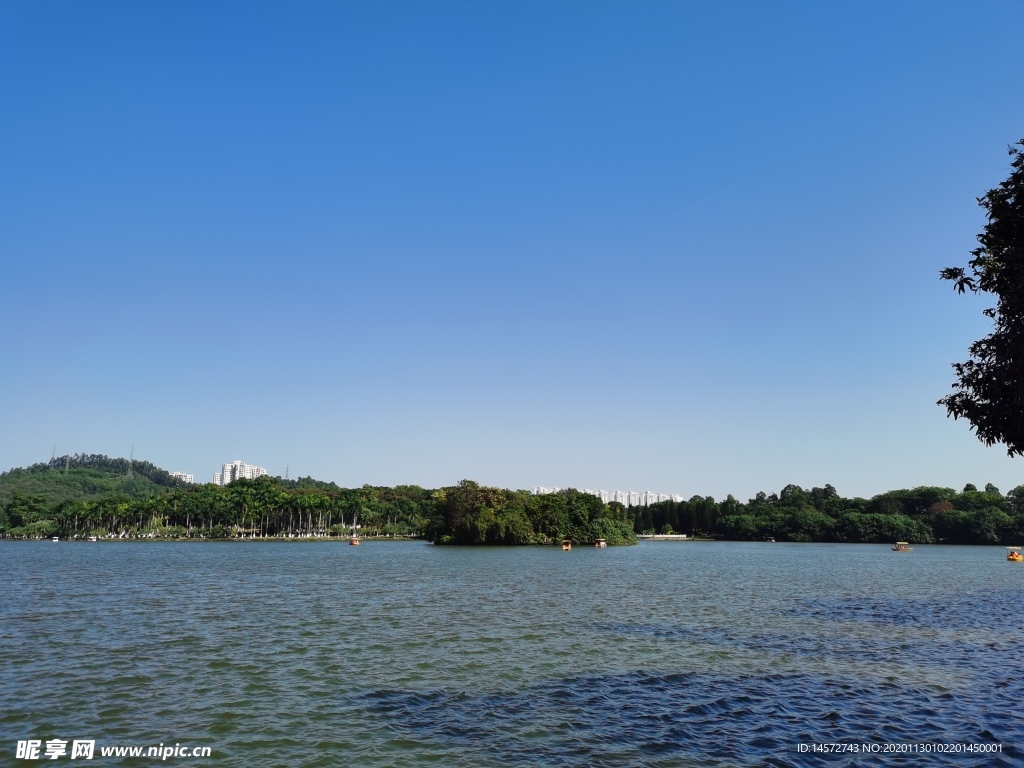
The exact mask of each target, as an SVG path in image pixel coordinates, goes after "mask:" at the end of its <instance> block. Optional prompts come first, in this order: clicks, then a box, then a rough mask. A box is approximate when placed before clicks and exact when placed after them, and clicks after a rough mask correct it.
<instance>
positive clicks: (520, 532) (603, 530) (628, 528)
mask: <svg viewBox="0 0 1024 768" xmlns="http://www.w3.org/2000/svg"><path fill="white" fill-rule="evenodd" d="M434 499H435V500H436V502H437V514H436V516H435V518H434V519H433V520H432V521H431V525H430V526H429V527H428V530H427V536H428V537H429V538H431V539H432V540H433V541H436V542H437V543H440V544H550V543H555V542H560V541H562V540H563V539H569V540H571V541H573V542H574V543H577V544H593V543H594V542H595V541H596V540H597V539H599V538H603V539H605V540H606V541H607V542H608V543H609V544H631V543H635V542H636V536H635V535H634V534H633V521H632V516H631V515H630V514H629V513H628V512H626V510H625V509H624V508H623V507H622V505H621V504H615V505H610V504H604V503H603V502H602V501H601V500H600V499H599V498H597V497H596V496H593V495H591V494H586V493H581V492H580V491H577V490H574V489H569V490H565V491H560V492H559V493H552V494H544V495H540V496H534V495H532V494H530V493H528V492H526V491H509V490H503V489H501V488H488V487H484V486H480V485H478V484H477V483H474V482H473V481H471V480H463V481H462V482H461V483H459V484H458V485H456V486H454V487H451V488H442V489H441V490H439V491H438V492H437V493H435V494H434Z"/></svg>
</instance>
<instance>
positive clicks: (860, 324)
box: [0, 0, 1024, 499]
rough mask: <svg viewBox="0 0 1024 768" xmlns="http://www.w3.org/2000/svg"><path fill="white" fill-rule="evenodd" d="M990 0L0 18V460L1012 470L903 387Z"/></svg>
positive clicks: (561, 478)
mask: <svg viewBox="0 0 1024 768" xmlns="http://www.w3.org/2000/svg"><path fill="white" fill-rule="evenodd" d="M1022 25H1024V3H1022V2H1017V1H1015V2H1010V1H1009V0H1002V1H996V0H993V1H992V2H978V3H960V2H957V3H942V2H902V3H891V2H856V3H853V2H845V3H818V2H807V3H798V2H786V3H781V2H748V3H741V2H735V3H697V2H638V3H626V2H568V1H563V2H557V3H551V2H527V1H525V0H517V1H516V2H484V3H481V2H430V3H424V2H364V3H356V2H351V3H333V2H288V3H285V2H277V3H269V2H262V3H257V2H252V3H241V2H219V3H218V2H214V3H209V2H176V3H156V2H93V3H78V2H20V1H17V0H10V1H9V2H5V3H3V4H2V5H0V73H2V74H0V179H2V181H0V255H2V261H3V268H2V271H0V285H2V287H3V290H2V302H0V323H2V327H3V329H4V333H3V334H2V336H0V355H2V359H3V361H4V362H3V367H2V369H0V399H2V402H3V403H4V406H3V408H2V410H0V467H4V468H6V467H11V466H22V465H25V464H29V463H32V462H34V461H40V460H45V459H47V458H49V456H50V452H51V450H52V449H53V446H54V445H56V447H57V451H58V453H71V452H89V453H105V454H108V455H127V454H128V452H129V450H130V449H131V446H132V445H133V444H134V446H135V454H136V456H138V457H141V458H146V459H149V460H151V461H153V462H155V463H156V464H158V465H160V466H163V467H166V468H167V469H170V470H183V471H188V472H193V473H195V474H196V475H197V476H198V477H199V478H201V479H209V478H210V477H212V473H213V472H214V471H215V470H216V469H217V468H218V467H219V465H220V464H221V463H223V462H225V461H233V460H235V459H242V460H244V461H248V462H250V463H257V464H261V465H263V466H266V467H267V468H268V469H269V470H270V471H271V472H272V473H275V474H283V473H284V471H285V467H286V465H289V464H290V467H291V473H292V476H296V475H299V474H301V475H307V474H309V475H313V476H314V477H318V478H322V479H329V480H335V481H337V482H338V483H340V484H342V485H349V486H351V485H361V484H363V483H371V484H385V485H394V484H399V483H416V484H419V485H423V486H427V487H436V486H439V485H447V484H451V483H454V482H457V481H458V480H459V479H462V478H467V477H468V478H473V479H476V480H478V481H480V482H483V483H487V484H494V485H500V486H505V487H530V486H533V485H538V484H539V485H560V486H568V485H573V486H577V487H600V488H621V489H632V490H643V489H650V490H655V491H661V492H673V493H682V494H685V495H686V496H690V495H692V494H695V493H699V494H701V495H713V496H716V497H719V498H721V497H724V496H725V495H726V494H727V493H733V494H735V495H736V496H737V497H739V498H743V499H745V498H747V497H749V496H752V495H753V494H754V493H755V492H757V491H758V490H765V491H769V492H770V491H773V490H778V489H779V488H781V487H782V486H784V485H785V484H787V483H798V484H800V485H803V486H812V485H822V484H824V483H832V484H833V485H835V486H836V487H837V488H838V490H839V491H840V493H842V494H844V495H864V496H869V495H873V494H875V493H879V492H882V491H885V490H888V489H891V488H900V487H910V486H915V485H948V486H953V487H957V488H959V487H962V486H963V484H964V483H967V482H973V483H975V484H978V485H982V484H984V483H986V482H993V483H995V484H996V485H998V486H999V487H1000V488H1002V489H1003V490H1004V491H1005V490H1008V489H1009V488H1011V487H1013V486H1015V485H1018V484H1020V483H1024V460H1022V459H1017V460H1010V459H1008V458H1007V457H1006V455H1005V451H1004V450H1003V449H1002V448H1000V447H998V446H997V447H993V448H986V447H984V446H983V445H981V444H980V443H979V442H978V441H977V440H976V439H975V438H974V436H973V433H971V432H970V431H969V429H968V426H967V424H965V423H964V422H954V421H952V420H950V419H947V418H946V416H945V412H944V410H943V409H941V408H939V407H938V406H936V405H935V401H936V400H938V399H939V398H940V397H942V396H943V395H945V394H946V393H947V392H948V391H949V387H950V384H951V383H952V381H953V378H952V376H953V374H952V371H951V369H950V367H949V366H950V363H952V362H954V361H957V360H962V359H965V357H966V348H967V346H968V344H969V343H970V342H971V341H972V340H974V339H975V338H978V337H979V336H981V335H984V334H985V333H987V332H988V329H989V326H988V324H987V321H986V319H985V318H984V317H983V316H982V315H981V309H983V308H984V307H985V306H986V305H987V303H986V301H985V300H984V299H980V298H974V297H967V298H962V297H956V296H954V294H953V293H952V291H951V289H950V287H949V285H948V284H944V283H941V282H940V281H939V280H938V271H939V269H940V268H942V267H945V266H952V265H961V264H965V263H966V261H967V259H968V251H969V250H970V249H971V248H972V247H973V246H974V243H975V236H976V234H977V233H978V232H979V231H980V229H981V227H982V226H983V224H984V219H983V216H982V211H981V210H980V209H979V208H978V207H977V205H976V204H975V198H976V197H977V196H979V195H981V194H983V193H984V191H985V190H986V189H988V188H989V187H991V186H994V185H996V184H997V183H998V182H999V181H1001V180H1003V179H1004V178H1006V176H1007V175H1008V173H1009V164H1008V163H1009V158H1008V156H1007V153H1006V148H1007V146H1008V145H1009V144H1011V143H1013V142H1015V141H1017V140H1018V139H1020V138H1022V137H1024V99H1021V98H1019V94H1017V92H1016V91H1017V88H1016V84H1017V83H1019V82H1020V79H1021V76H1022V75H1024V60H1022V59H1021V57H1020V55H1019V53H1020V41H1019V35H1018V34H1017V33H1018V32H1019V30H1020V29H1021V27H1022Z"/></svg>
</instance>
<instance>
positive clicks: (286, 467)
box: [284, 464, 292, 480]
mask: <svg viewBox="0 0 1024 768" xmlns="http://www.w3.org/2000/svg"><path fill="white" fill-rule="evenodd" d="M291 468H292V465H291V464H285V465H284V479H285V480H287V479H288V470H290V469H291Z"/></svg>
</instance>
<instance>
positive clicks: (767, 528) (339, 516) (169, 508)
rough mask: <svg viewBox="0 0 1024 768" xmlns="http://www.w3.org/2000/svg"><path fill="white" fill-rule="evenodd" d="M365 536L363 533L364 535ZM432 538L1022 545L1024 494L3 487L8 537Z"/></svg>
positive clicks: (88, 478) (31, 481) (155, 474)
mask: <svg viewBox="0 0 1024 768" xmlns="http://www.w3.org/2000/svg"><path fill="white" fill-rule="evenodd" d="M355 526H358V528H355ZM354 529H355V530H358V532H359V535H360V536H362V537H382V538H400V537H410V538H422V539H426V540H428V541H433V542H435V543H438V544H506V545H511V544H550V543H557V542H560V541H562V540H564V539H569V540H571V541H572V542H574V543H576V544H590V543H594V542H595V541H596V540H598V539H604V540H606V541H607V543H608V544H612V545H616V544H632V543H635V542H636V540H637V539H636V536H637V534H644V533H683V534H687V535H688V536H696V537H708V538H716V539H727V540H747V541H759V540H765V539H769V538H773V539H775V540H776V541H820V542H851V543H881V542H892V541H896V540H903V541H910V542H916V543H922V544H930V543H948V544H1004V545H1015V544H1018V543H1020V542H1021V541H1024V486H1018V487H1016V488H1014V489H1012V490H1011V491H1009V492H1008V493H1006V494H1005V495H1004V494H1002V493H1001V492H1000V491H999V489H998V488H996V487H994V486H992V485H991V484H990V485H986V486H985V487H984V489H982V490H979V489H977V488H976V487H975V486H973V485H967V486H966V487H965V488H964V489H963V490H961V491H957V490H955V489H952V488H940V487H918V488H912V489H906V490H896V491H888V492H886V493H882V494H879V495H877V496H874V497H872V498H870V499H863V498H844V497H842V496H840V495H839V493H838V492H837V491H836V489H835V488H833V487H832V486H831V485H825V486H824V487H821V488H817V487H815V488H811V489H809V490H805V489H803V488H801V487H799V486H796V485H787V486H786V487H785V488H783V489H782V490H781V491H780V492H778V493H771V494H766V493H758V494H757V495H756V496H755V497H754V498H752V499H750V500H748V501H747V502H746V503H744V502H740V501H738V500H737V499H735V498H733V497H732V496H731V495H730V496H728V497H727V498H726V499H725V500H723V501H716V500H715V499H714V498H712V497H710V496H708V497H701V496H694V497H692V498H691V499H689V500H688V501H680V502H672V501H664V502H660V503H657V504H652V505H650V506H646V507H625V506H623V505H622V504H619V503H617V502H612V503H610V504H605V503H603V502H602V501H601V500H600V499H599V498H598V497H596V496H593V495H591V494H586V493H582V492H580V491H577V490H573V489H568V490H563V491H560V492H558V493H553V494H544V495H533V494H531V493H530V492H528V491H522V490H507V489H502V488H492V487H487V486H481V485H479V484H477V483H475V482H472V481H469V480H464V481H462V482H460V483H458V484H457V485H454V486H450V487H445V488H439V489H425V488H421V487H419V486H415V485H400V486H395V487H376V486H368V485H366V486H363V487H362V488H341V487H339V486H337V485H336V484H334V483H329V482H323V481H318V480H314V479H312V478H309V477H306V478H299V479H297V480H282V479H281V478H277V477H270V476H265V477H260V478H257V479H255V480H238V481H235V482H234V483H232V484H230V485H228V486H218V485H213V484H196V485H183V484H181V483H180V481H177V480H176V479H175V478H173V477H171V475H170V474H169V473H167V472H166V471H164V470H162V469H160V468H158V467H156V466H154V465H153V464H151V463H149V462H145V461H134V460H129V459H112V458H108V457H106V456H99V455H95V454H90V455H85V454H76V455H74V456H64V457H59V458H54V459H51V460H50V461H49V462H46V463H40V464H34V465H32V466H30V467H26V468H22V469H12V470H10V471H8V472H4V473H2V474H0V538H6V539H42V538H51V537H53V536H58V537H60V538H70V539H74V538H80V539H83V538H88V537H92V536H95V537H97V538H120V539H206V540H210V539H253V538H255V539H268V538H292V539H293V538H331V537H341V538H347V537H348V536H350V535H351V534H352V532H353V530H354Z"/></svg>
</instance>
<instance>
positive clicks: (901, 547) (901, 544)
mask: <svg viewBox="0 0 1024 768" xmlns="http://www.w3.org/2000/svg"><path fill="white" fill-rule="evenodd" d="M908 544H910V542H909V541H897V542H896V545H895V546H894V547H893V548H892V551H893V552H913V551H914V548H913V547H909V546H907V545H908Z"/></svg>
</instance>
